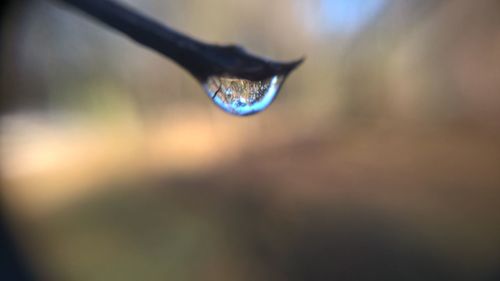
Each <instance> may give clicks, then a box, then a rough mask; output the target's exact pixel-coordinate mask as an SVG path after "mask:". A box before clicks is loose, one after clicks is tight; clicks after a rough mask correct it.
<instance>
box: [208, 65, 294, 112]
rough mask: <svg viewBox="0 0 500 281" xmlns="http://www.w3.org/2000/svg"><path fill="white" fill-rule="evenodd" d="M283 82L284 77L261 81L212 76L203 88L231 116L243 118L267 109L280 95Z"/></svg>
mask: <svg viewBox="0 0 500 281" xmlns="http://www.w3.org/2000/svg"><path fill="white" fill-rule="evenodd" d="M283 81H284V76H283V75H277V76H273V77H271V78H268V79H265V80H260V81H251V80H246V79H240V78H234V77H224V76H210V77H208V79H207V80H206V82H205V83H204V85H203V86H204V87H205V90H206V91H207V94H208V96H209V97H210V98H211V99H212V100H213V102H214V103H215V104H216V105H218V106H219V107H220V108H222V109H223V110H225V111H227V112H229V113H231V114H234V115H241V116H243V115H250V114H254V113H257V112H260V111H262V110H264V109H265V108H267V107H268V106H269V105H270V104H271V102H272V101H273V100H274V98H275V97H276V95H277V94H278V92H279V90H280V88H281V85H282V84H283Z"/></svg>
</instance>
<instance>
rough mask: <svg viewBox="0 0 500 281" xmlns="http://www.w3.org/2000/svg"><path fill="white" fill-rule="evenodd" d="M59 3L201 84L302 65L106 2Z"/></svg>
mask: <svg viewBox="0 0 500 281" xmlns="http://www.w3.org/2000/svg"><path fill="white" fill-rule="evenodd" d="M60 1H62V2H65V3H67V4H69V5H71V6H73V7H75V8H77V9H79V10H81V11H83V12H85V13H87V14H88V15H90V16H92V17H94V18H96V19H98V20H99V21H101V22H103V23H105V24H107V25H108V26H110V27H112V28H114V29H116V30H119V31H121V32H122V33H124V34H126V35H127V36H129V37H130V38H132V39H133V40H135V41H137V42H139V43H140V44H142V45H144V46H147V47H149V48H151V49H154V50H156V51H158V52H159V53H161V54H163V55H165V56H167V57H169V58H170V59H172V60H174V61H175V62H177V63H178V64H179V65H181V66H182V67H184V68H185V69H187V70H188V71H189V72H190V73H191V74H193V75H194V76H195V77H196V78H197V79H199V80H201V81H204V80H205V79H206V78H207V77H208V76H211V75H227V76H233V77H239V78H244V79H249V80H261V79H265V78H269V77H271V76H274V75H286V74H288V73H289V72H290V71H292V70H293V69H294V68H295V67H296V66H297V65H299V64H300V63H301V62H302V60H297V61H293V62H289V63H279V62H274V61H270V60H265V59H262V58H259V57H256V56H253V55H250V54H248V53H247V52H245V51H244V50H243V49H242V48H240V47H238V46H218V45H210V44H206V43H202V42H200V41H197V40H194V39H192V38H190V37H188V36H186V35H183V34H180V33H178V32H176V31H174V30H172V29H170V28H168V27H166V26H165V25H162V24H160V23H158V22H156V21H154V20H152V19H151V18H149V17H147V16H144V15H141V14H140V13H138V12H136V11H133V10H132V9H130V8H127V7H125V6H123V5H121V4H118V3H116V2H113V1H110V0H60Z"/></svg>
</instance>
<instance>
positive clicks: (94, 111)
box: [1, 0, 500, 281]
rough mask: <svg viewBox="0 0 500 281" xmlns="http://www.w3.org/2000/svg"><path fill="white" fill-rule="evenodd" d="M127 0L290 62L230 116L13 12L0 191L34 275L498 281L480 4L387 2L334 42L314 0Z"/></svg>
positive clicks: (490, 83)
mask: <svg viewBox="0 0 500 281" xmlns="http://www.w3.org/2000/svg"><path fill="white" fill-rule="evenodd" d="M129 2H130V3H131V4H132V5H133V6H136V7H138V8H140V9H141V10H143V11H145V12H147V13H149V14H152V15H153V16H155V17H157V18H159V19H162V20H165V21H166V22H168V23H169V24H170V25H171V26H173V27H176V28H178V29H180V30H183V31H185V32H188V33H189V34H191V35H195V36H197V37H200V38H203V39H205V40H207V41H211V42H239V43H242V44H243V45H245V46H248V47H249V48H250V49H251V50H253V51H255V52H257V53H260V54H266V55H269V56H272V57H274V58H277V59H290V58H294V57H298V56H300V55H302V54H306V55H307V61H306V63H305V64H304V65H303V66H302V67H301V68H300V69H299V70H298V71H297V72H296V73H295V74H293V75H292V76H291V77H290V79H289V80H288V81H287V84H286V85H285V87H284V89H283V91H282V93H281V95H280V96H279V97H278V99H277V101H276V102H275V103H274V104H273V105H271V107H270V108H269V109H268V110H267V111H265V112H263V113H262V114H259V115H257V116H253V117H250V118H234V117H232V116H229V115H226V114H225V113H223V112H221V111H220V110H218V109H216V108H215V107H214V106H213V105H212V104H210V101H209V99H207V98H206V97H205V96H204V93H203V92H202V90H201V87H199V86H198V85H196V82H195V81H193V79H192V78H190V77H188V75H187V74H186V73H183V72H182V71H181V70H179V69H178V68H177V67H176V66H175V65H173V64H172V63H170V62H168V61H166V60H164V59H163V58H160V57H159V56H157V55H156V54H152V53H150V52H149V51H147V50H144V49H142V48H140V47H137V46H136V45H134V44H131V43H129V42H128V41H126V40H125V39H124V38H122V37H120V36H117V35H116V34H113V33H111V32H108V31H106V30H104V29H102V28H101V27H99V26H97V25H95V24H93V23H91V22H90V21H87V20H85V19H82V18H80V17H79V16H77V15H74V14H71V13H68V12H67V11H62V10H60V9H59V8H57V7H55V6H54V5H52V4H51V3H45V2H41V3H31V4H29V5H27V6H19V7H18V9H16V10H15V11H14V13H13V14H14V15H15V17H14V16H13V18H12V19H11V20H12V22H18V23H19V24H15V25H13V24H12V25H9V26H10V27H11V28H10V29H8V32H7V35H5V36H10V37H8V38H11V40H2V42H4V43H3V44H5V45H6V46H7V51H5V52H4V54H2V57H3V62H2V68H3V69H4V70H5V69H7V70H9V71H3V73H6V74H5V75H4V76H3V77H2V84H1V85H2V96H3V97H4V99H5V100H6V103H7V104H8V105H9V109H10V110H9V111H8V112H6V113H5V114H4V115H3V116H2V127H1V128H2V135H1V141H2V143H1V149H2V151H1V155H2V158H1V160H2V162H1V165H2V166H1V169H2V181H3V182H4V183H5V185H4V187H3V190H2V194H3V196H4V198H5V200H6V202H7V203H8V204H9V207H10V212H11V214H12V217H13V218H14V219H15V221H16V222H17V223H16V225H15V226H16V229H17V233H19V234H18V235H19V239H20V241H22V245H23V249H25V251H26V253H28V254H29V256H30V257H31V259H32V260H33V264H34V266H35V268H36V269H37V271H38V272H39V273H40V274H41V275H42V276H44V278H45V279H47V280H492V281H493V280H498V279H499V278H500V270H499V268H500V266H499V265H500V224H499V223H498V221H499V220H500V204H499V203H500V172H499V171H500V131H499V126H498V120H499V117H500V95H499V91H500V84H499V83H500V82H499V81H500V79H499V77H500V22H499V19H500V15H499V13H500V7H499V4H498V3H497V1H493V0H491V1H486V0H484V1H474V2H472V1H466V0H463V1H392V2H391V1H388V2H385V3H384V5H382V6H381V8H380V9H379V10H377V11H376V12H374V13H373V14H372V15H371V16H370V17H368V18H367V19H366V22H364V24H363V25H361V26H360V27H359V28H358V29H352V27H349V28H348V27H344V28H345V30H341V29H338V28H339V25H340V23H339V22H335V21H334V23H335V26H334V27H336V28H337V29H335V28H333V29H332V27H328V26H326V25H327V24H328V21H327V20H324V19H322V17H327V15H322V14H321V13H320V11H321V9H325V7H327V6H322V5H325V4H324V3H323V4H321V1H307V2H306V1H275V2H272V3H267V2H266V1H251V2H250V1H245V2H233V1H222V0H221V1H208V2H207V1H201V0H199V1H195V0H193V1H165V2H160V1H129ZM326 2H328V1H326ZM330 2H332V3H333V2H339V3H341V2H343V1H330ZM354 2H356V1H354ZM361 6H363V5H361ZM361 6H360V7H361ZM335 7H337V6H335ZM360 7H358V8H355V9H354V10H353V11H354V12H353V14H354V15H356V14H357V15H359V16H361V15H362V14H363V12H362V9H361V8H360ZM311 15H312V16H311ZM334 15H335V16H336V17H338V16H339V15H338V14H335V13H334ZM315 20H318V21H315ZM350 20H352V19H349V20H348V19H345V21H346V22H350Z"/></svg>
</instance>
